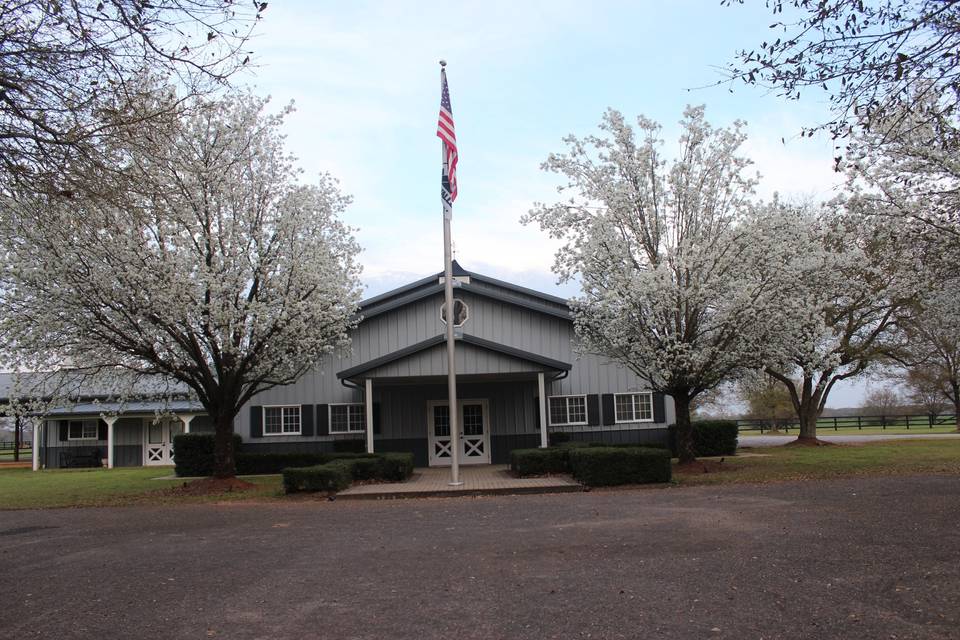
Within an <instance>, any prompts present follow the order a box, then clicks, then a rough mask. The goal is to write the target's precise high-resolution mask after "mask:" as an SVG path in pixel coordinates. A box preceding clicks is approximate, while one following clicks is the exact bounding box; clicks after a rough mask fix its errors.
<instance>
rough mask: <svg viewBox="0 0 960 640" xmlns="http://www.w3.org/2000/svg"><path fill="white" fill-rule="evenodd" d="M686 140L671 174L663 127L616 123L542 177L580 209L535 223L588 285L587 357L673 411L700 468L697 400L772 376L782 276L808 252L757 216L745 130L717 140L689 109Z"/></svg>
mask: <svg viewBox="0 0 960 640" xmlns="http://www.w3.org/2000/svg"><path fill="white" fill-rule="evenodd" d="M681 127H682V133H681V136H680V141H679V152H678V154H677V157H676V158H675V159H674V160H672V161H670V162H669V163H668V162H667V160H666V159H665V158H664V157H663V156H662V155H661V149H660V148H661V146H662V140H661V138H660V126H659V125H658V124H656V123H655V122H653V121H651V120H648V119H647V118H644V117H640V118H639V119H638V120H637V128H636V129H634V128H633V127H631V126H630V125H629V124H628V123H627V122H626V121H625V120H624V118H623V116H622V115H621V114H620V113H619V112H617V111H614V110H610V111H608V112H607V113H606V114H605V115H604V117H603V121H602V123H601V125H600V129H601V132H602V135H601V136H589V137H587V138H583V139H578V138H576V137H573V136H570V137H568V138H566V140H565V142H566V143H567V147H568V150H567V152H566V153H563V154H553V155H550V156H549V157H548V159H547V160H546V162H545V163H544V164H543V168H544V169H545V170H547V171H551V172H554V173H558V174H561V175H562V176H564V177H565V178H566V179H567V181H568V183H567V184H566V186H563V187H561V188H560V192H561V193H570V194H571V195H570V197H569V198H568V199H567V200H565V201H561V202H557V203H555V204H537V205H535V208H534V209H533V210H532V211H531V212H530V213H529V214H528V215H527V216H526V218H525V220H526V221H527V222H536V223H538V224H539V225H540V227H541V228H542V229H544V230H545V231H548V232H549V233H550V235H551V236H553V237H555V238H559V239H561V240H563V241H564V246H563V247H562V248H561V249H560V251H559V252H558V254H557V258H556V263H555V267H554V269H555V271H556V272H557V274H558V275H559V276H560V277H561V278H562V279H565V280H570V279H579V281H580V283H581V285H582V294H581V295H580V296H579V297H577V298H575V299H574V300H573V301H572V305H573V310H574V320H575V327H576V332H577V335H578V337H579V341H580V348H581V349H582V350H584V351H587V352H592V353H597V354H601V355H604V356H606V357H609V358H610V359H611V360H613V361H615V362H619V363H622V364H623V365H624V366H626V367H628V368H629V369H630V370H631V371H633V372H634V373H635V374H636V375H637V376H638V377H640V378H641V379H642V380H644V381H645V382H646V383H647V384H649V385H650V387H651V388H652V389H655V390H657V391H661V392H663V393H665V394H667V395H670V396H671V397H672V398H673V400H674V403H675V406H676V412H677V432H678V446H679V455H680V460H681V461H682V462H687V461H690V460H693V458H694V449H693V440H692V430H691V427H690V404H691V401H692V400H694V399H695V398H697V397H698V396H700V395H701V394H703V393H704V392H706V391H708V390H710V389H713V388H715V387H716V386H717V385H719V384H720V383H721V382H723V381H724V380H727V379H730V378H731V377H733V376H735V375H737V373H738V372H740V371H741V370H743V369H745V368H750V367H761V366H762V364H763V363H764V362H765V357H766V354H767V353H768V350H769V349H770V346H771V345H773V344H775V343H776V332H777V331H778V326H779V324H780V323H779V320H778V318H777V317H776V316H775V314H774V313H773V307H772V305H773V304H774V303H775V302H777V301H778V300H780V296H779V295H778V291H779V287H780V286H782V284H781V283H782V278H780V277H779V276H778V274H779V273H780V267H781V265H783V264H787V263H789V262H790V261H791V260H792V259H793V258H792V257H791V256H792V254H793V253H795V252H796V250H797V246H798V245H797V244H796V243H795V242H794V240H795V238H794V237H793V236H789V233H787V234H786V235H785V234H784V233H782V232H781V230H780V229H778V228H776V227H775V225H777V224H779V220H778V219H776V218H767V217H762V216H761V217H757V216H754V215H752V212H753V209H754V206H753V203H752V197H753V188H754V185H755V183H756V178H755V177H753V176H750V175H748V171H747V170H748V167H749V165H750V161H749V160H747V159H746V158H745V157H743V156H742V155H740V153H739V150H740V147H741V145H742V144H743V142H744V140H745V134H744V133H743V131H742V123H740V122H737V123H735V124H734V125H733V126H732V127H730V128H719V129H718V128H714V127H712V126H710V125H709V124H708V123H707V122H706V120H705V118H704V110H703V108H702V107H689V108H687V110H686V111H685V112H684V117H683V120H682V121H681ZM771 225H774V226H771ZM786 231H787V232H789V231H790V229H789V228H788V229H787V230H786Z"/></svg>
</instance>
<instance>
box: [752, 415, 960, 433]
mask: <svg viewBox="0 0 960 640" xmlns="http://www.w3.org/2000/svg"><path fill="white" fill-rule="evenodd" d="M737 426H738V427H739V430H740V431H742V432H746V431H759V432H760V433H763V432H765V431H783V432H787V433H789V432H790V431H791V430H793V431H797V430H799V429H800V423H799V422H798V421H797V419H796V418H791V419H783V420H779V419H778V420H771V419H767V420H747V419H743V420H737ZM951 426H952V427H956V426H957V417H956V416H955V415H954V414H952V413H950V414H940V415H919V414H918V415H900V416H831V417H828V418H820V419H819V420H817V430H821V429H827V430H830V429H832V430H833V431H839V430H840V429H857V430H858V431H863V430H865V429H867V430H874V429H880V430H881V431H883V430H886V429H907V430H910V431H912V430H914V429H916V430H917V431H922V430H924V429H933V428H934V427H951Z"/></svg>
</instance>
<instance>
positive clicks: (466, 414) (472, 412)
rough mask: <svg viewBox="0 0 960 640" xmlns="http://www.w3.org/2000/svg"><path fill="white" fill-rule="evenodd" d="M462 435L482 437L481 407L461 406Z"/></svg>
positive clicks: (476, 405)
mask: <svg viewBox="0 0 960 640" xmlns="http://www.w3.org/2000/svg"><path fill="white" fill-rule="evenodd" d="M463 435H465V436H482V435H483V405H479V404H465V405H463Z"/></svg>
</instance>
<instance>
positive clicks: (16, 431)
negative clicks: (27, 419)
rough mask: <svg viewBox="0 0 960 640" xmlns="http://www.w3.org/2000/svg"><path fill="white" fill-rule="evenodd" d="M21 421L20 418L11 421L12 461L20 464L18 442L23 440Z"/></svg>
mask: <svg viewBox="0 0 960 640" xmlns="http://www.w3.org/2000/svg"><path fill="white" fill-rule="evenodd" d="M22 432H23V421H22V420H21V418H20V416H17V417H16V418H14V419H13V461H14V462H20V441H21V440H22V439H23V436H22V435H21V434H22Z"/></svg>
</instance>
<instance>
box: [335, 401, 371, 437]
mask: <svg viewBox="0 0 960 640" xmlns="http://www.w3.org/2000/svg"><path fill="white" fill-rule="evenodd" d="M334 407H364V414H363V416H364V418H363V426H362V427H360V428H359V429H350V410H349V409H347V430H346V431H334V430H333V408H334ZM366 415H367V414H366V405H364V403H362V402H332V403H330V404H329V405H327V429H328V430H329V431H330V435H338V436H339V435H343V434H345V433H366V431H367V418H366Z"/></svg>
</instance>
